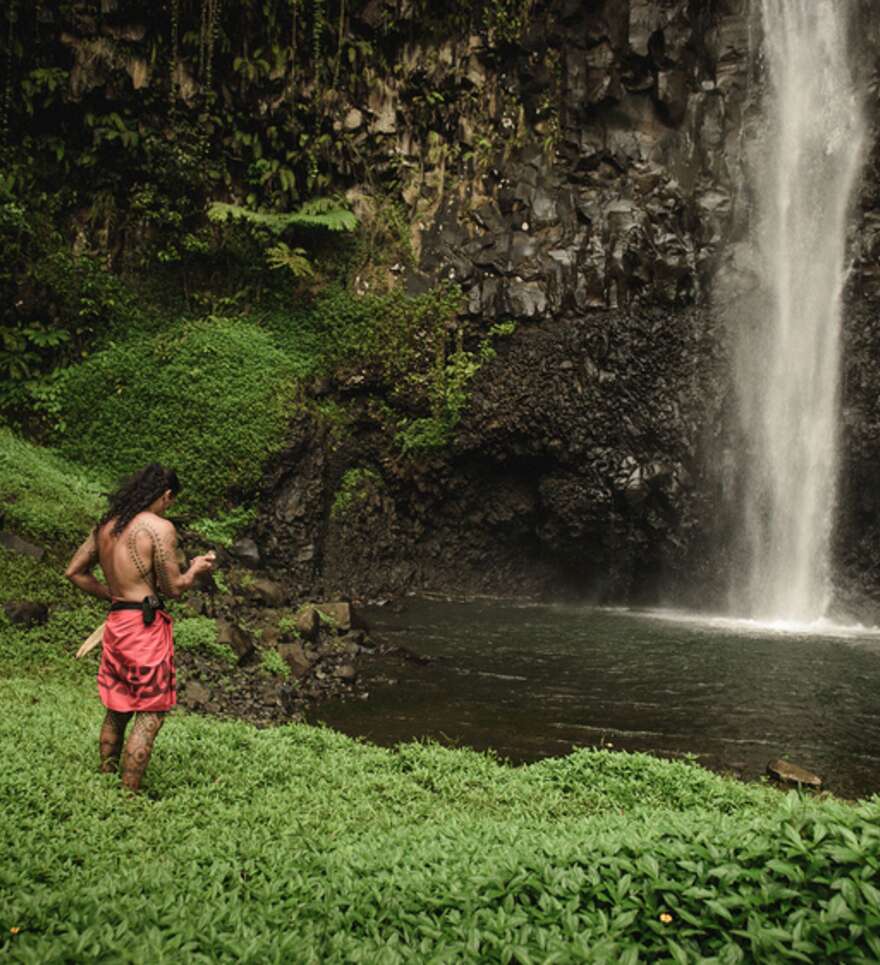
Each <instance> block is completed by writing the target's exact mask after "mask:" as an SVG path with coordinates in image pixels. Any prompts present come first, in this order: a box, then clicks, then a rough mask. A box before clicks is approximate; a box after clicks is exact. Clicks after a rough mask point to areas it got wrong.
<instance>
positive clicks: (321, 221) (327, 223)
mask: <svg viewBox="0 0 880 965" xmlns="http://www.w3.org/2000/svg"><path fill="white" fill-rule="evenodd" d="M208 218H209V219H210V220H211V221H214V222H218V223H221V224H222V223H224V222H226V221H236V220H237V221H244V222H246V223H247V224H249V225H253V226H254V227H259V228H264V229H265V230H267V231H268V232H269V233H270V234H272V235H274V236H275V237H280V236H281V235H283V234H284V232H285V231H287V230H288V229H289V228H323V229H325V230H327V231H354V229H355V228H357V226H358V219H357V217H356V216H355V215H354V214H353V212H351V211H349V209H348V208H346V207H344V205H342V204H341V203H340V202H339V201H337V200H336V199H334V198H315V199H313V200H312V201H308V202H306V204H304V205H303V206H302V207H301V208H300V209H299V210H298V211H289V212H277V211H251V210H250V209H249V208H243V207H242V206H241V205H238V204H225V203H223V202H222V201H215V202H213V203H212V204H211V205H209V206H208Z"/></svg>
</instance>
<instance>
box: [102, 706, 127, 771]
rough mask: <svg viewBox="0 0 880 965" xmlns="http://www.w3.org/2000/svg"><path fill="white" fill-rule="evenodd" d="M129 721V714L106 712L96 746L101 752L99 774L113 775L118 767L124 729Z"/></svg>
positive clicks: (113, 711) (115, 711)
mask: <svg viewBox="0 0 880 965" xmlns="http://www.w3.org/2000/svg"><path fill="white" fill-rule="evenodd" d="M130 719H131V714H130V713H122V712H120V711H118V710H108V711H107V716H106V717H105V718H104V723H103V724H102V725H101V736H100V738H99V742H98V746H99V748H100V752H101V773H102V774H115V773H116V770H117V768H118V767H119V755H120V754H121V753H122V742H123V740H124V739H125V727H126V724H128V722H129V720H130Z"/></svg>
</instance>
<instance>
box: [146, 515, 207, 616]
mask: <svg viewBox="0 0 880 965" xmlns="http://www.w3.org/2000/svg"><path fill="white" fill-rule="evenodd" d="M144 534H145V535H146V536H147V537H148V538H149V543H150V544H151V548H152V556H153V558H152V561H148V560H146V559H145V558H144V556H145V554H144V553H143V551H142V550H141V549H140V548H139V546H138V544H139V543H140V542H141V540H142V537H143V536H144ZM128 551H129V554H130V556H131V559H132V562H133V563H134V565H135V567H137V570H138V572H139V573H140V574H141V576H142V578H143V579H144V581H145V582H147V583H149V582H151V581H150V579H149V573H150V569H151V568H152V570H153V572H154V573H155V574H156V580H157V582H158V584H159V587H158V589H159V590H160V592H161V593H162V594H163V596H170V597H174V598H175V599H176V598H177V597H179V596H180V595H181V594H182V593H184V592H186V591H187V590H188V589H190V587H191V586H192V585H193V583H194V582H195V579H196V577H197V576H199V574H201V573H206V572H209V571H210V570H211V569H212V568H213V565H214V564H213V554H212V555H210V556H196V557H194V558H193V560H192V562H191V563H190V565H189V569H187V571H186V572H185V573H181V571H180V566H179V564H178V562H177V531H176V530H175V528H174V525H173V523H170V522H169V521H168V520H167V519H161V518H154V519H150V520H149V521H148V520H144V521H143V522H142V523H141V524H140V525H138V526H137V527H136V528H135V529H133V530H132V532H131V534H130V536H129V539H128ZM151 564H152V565H151Z"/></svg>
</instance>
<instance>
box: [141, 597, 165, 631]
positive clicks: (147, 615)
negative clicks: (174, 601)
mask: <svg viewBox="0 0 880 965" xmlns="http://www.w3.org/2000/svg"><path fill="white" fill-rule="evenodd" d="M161 607H162V601H161V600H160V599H159V598H158V597H157V596H145V597H144V602H143V603H142V604H141V609H142V610H143V613H144V626H145V627H148V626H149V625H150V624H151V623H152V622H153V620H155V619H156V610H159V609H161Z"/></svg>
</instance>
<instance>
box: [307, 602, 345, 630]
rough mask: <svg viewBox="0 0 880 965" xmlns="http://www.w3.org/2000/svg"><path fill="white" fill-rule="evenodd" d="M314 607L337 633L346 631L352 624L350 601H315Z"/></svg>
mask: <svg viewBox="0 0 880 965" xmlns="http://www.w3.org/2000/svg"><path fill="white" fill-rule="evenodd" d="M315 609H316V610H318V612H319V613H323V614H324V616H325V617H326V618H327V619H328V620H329V621H330V623H331V625H332V627H333V629H335V630H336V631H337V632H338V633H346V632H347V631H349V630H350V629H351V628H352V626H353V620H354V616H353V614H352V609H351V604H350V603H316V604H315Z"/></svg>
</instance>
